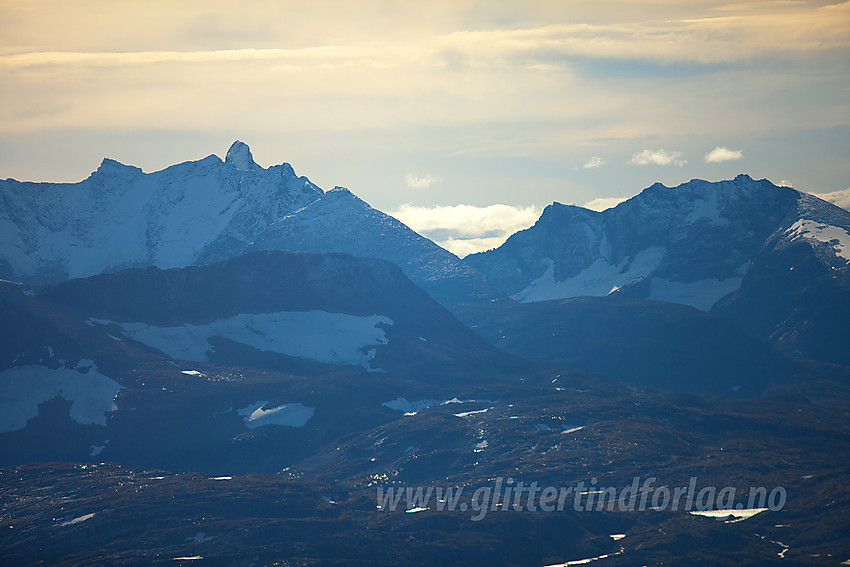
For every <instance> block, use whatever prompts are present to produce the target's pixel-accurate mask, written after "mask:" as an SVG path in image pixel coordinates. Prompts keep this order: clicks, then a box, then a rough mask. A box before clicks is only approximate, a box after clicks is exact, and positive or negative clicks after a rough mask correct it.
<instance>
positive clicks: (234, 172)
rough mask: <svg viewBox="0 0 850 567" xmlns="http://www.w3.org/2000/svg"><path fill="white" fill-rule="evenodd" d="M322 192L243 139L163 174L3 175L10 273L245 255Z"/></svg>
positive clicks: (18, 276)
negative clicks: (263, 161)
mask: <svg viewBox="0 0 850 567" xmlns="http://www.w3.org/2000/svg"><path fill="white" fill-rule="evenodd" d="M321 195H322V190H321V189H319V188H318V187H316V186H315V185H313V184H312V183H310V181H309V180H308V179H307V178H305V177H298V176H297V175H296V174H295V172H294V170H293V169H292V167H291V166H290V165H289V164H286V163H284V164H281V165H276V166H273V167H269V168H268V169H263V168H261V167H260V166H258V165H257V164H255V163H254V161H253V158H252V157H251V152H250V150H249V149H248V146H247V145H245V144H244V143H242V142H238V141H237V142H235V143H234V144H233V145H232V146H231V148H230V150H229V151H228V152H227V156H226V158H225V160H224V161H222V160H221V159H219V158H218V157H216V156H214V155H211V156H209V157H206V158H204V159H202V160H199V161H193V162H186V163H182V164H179V165H174V166H172V167H169V168H167V169H164V170H162V171H158V172H155V173H149V174H146V173H143V172H142V170H140V169H138V168H136V167H131V166H127V165H123V164H121V163H118V162H117V161H114V160H111V159H104V160H103V163H102V164H101V165H100V167H99V168H98V169H97V171H95V172H94V173H93V174H92V175H91V176H90V177H88V178H87V179H85V180H84V181H81V182H79V183H71V184H55V183H20V182H18V181H15V180H5V181H2V182H0V204H2V207H0V232H2V235H3V238H2V240H1V241H0V277H3V278H7V279H12V280H18V281H30V282H44V281H56V280H62V279H65V278H79V277H86V276H92V275H95V274H99V273H103V272H107V271H113V270H116V269H120V268H124V267H130V266H157V267H159V268H174V267H180V266H188V265H192V264H195V263H199V262H208V261H213V260H216V259H220V258H226V257H229V256H233V255H236V254H239V253H241V252H242V251H243V250H244V249H245V246H246V245H247V244H248V243H249V242H251V241H252V240H253V239H254V237H255V236H256V235H257V234H258V233H259V232H260V231H261V230H263V229H264V228H265V227H266V226H268V225H269V224H271V223H272V222H274V221H275V220H276V219H278V218H280V217H282V216H285V215H286V214H288V213H290V212H292V211H294V210H297V209H299V208H301V207H303V206H305V205H307V204H308V203H311V202H312V201H314V200H316V199H317V198H319V197H320V196H321Z"/></svg>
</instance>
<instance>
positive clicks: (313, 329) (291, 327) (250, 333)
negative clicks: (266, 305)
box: [89, 311, 393, 370]
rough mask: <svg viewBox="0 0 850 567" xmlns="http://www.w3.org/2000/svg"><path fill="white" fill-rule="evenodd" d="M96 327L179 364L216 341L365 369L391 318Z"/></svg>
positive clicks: (274, 317) (247, 318) (279, 317)
mask: <svg viewBox="0 0 850 567" xmlns="http://www.w3.org/2000/svg"><path fill="white" fill-rule="evenodd" d="M89 321H91V322H93V323H99V324H102V325H112V324H114V325H118V326H119V327H121V328H122V329H123V331H124V333H125V334H126V336H127V337H129V338H131V339H133V340H134V341H137V342H140V343H142V344H145V345H147V346H149V347H153V348H155V349H157V350H159V351H162V352H164V353H165V354H167V355H168V356H170V357H172V358H176V359H181V360H193V361H196V362H205V361H207V360H208V356H207V353H208V351H210V350H211V349H212V345H210V343H209V339H210V338H212V337H222V338H225V339H230V340H232V341H235V342H237V343H242V344H244V345H248V346H251V347H254V348H256V349H259V350H263V351H268V352H277V353H280V354H285V355H287V356H296V357H301V358H309V359H311V360H317V361H319V362H326V363H329V364H346V365H354V366H362V367H363V368H366V369H367V370H377V369H374V368H372V367H371V366H370V364H369V363H370V361H371V360H372V359H374V358H375V349H374V348H372V349H369V350H368V351H367V352H364V351H363V350H364V349H365V348H366V347H370V346H379V345H385V344H387V343H388V342H389V341H388V339H387V336H386V334H385V331H384V329H383V328H381V327H379V326H378V325H381V324H383V325H392V324H393V320H392V319H390V318H389V317H385V316H383V315H369V316H366V317H359V316H356V315H348V314H345V313H328V312H326V311H280V312H277V313H240V314H239V315H234V316H233V317H229V318H227V319H218V320H216V321H213V322H212V323H208V324H206V325H190V324H186V325H181V326H179V327H157V326H154V325H148V324H147V323H116V322H114V321H107V320H103V319H89Z"/></svg>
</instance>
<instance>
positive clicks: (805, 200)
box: [466, 175, 850, 311]
mask: <svg viewBox="0 0 850 567" xmlns="http://www.w3.org/2000/svg"><path fill="white" fill-rule="evenodd" d="M796 241H804V242H806V243H808V244H809V245H810V246H811V247H812V249H813V250H814V251H815V253H816V254H817V256H818V258H819V259H820V260H821V261H822V262H824V263H825V264H826V265H829V266H832V267H834V268H835V269H837V270H844V269H846V267H847V263H848V261H850V253H848V251H850V246H848V245H850V212H847V211H845V210H844V209H840V208H838V207H836V206H835V205H832V204H830V203H827V202H826V201H822V200H820V199H818V198H816V197H813V196H811V195H807V194H805V193H801V192H799V191H796V190H794V189H792V188H790V187H777V186H775V185H773V184H772V183H770V182H769V181H767V180H760V181H756V180H753V179H752V178H750V177H749V176H747V175H739V176H738V177H736V178H735V179H734V180H730V181H720V182H716V183H712V182H708V181H702V180H693V181H690V182H688V183H685V184H683V185H680V186H678V187H673V188H670V187H665V186H663V185H661V184H659V183H657V184H655V185H653V186H652V187H649V188H648V189H645V190H644V191H643V192H641V193H640V194H639V195H637V196H635V197H633V198H631V199H629V200H627V201H625V202H623V203H621V204H620V205H618V206H617V207H615V208H612V209H608V210H606V211H603V212H594V211H590V210H587V209H584V208H581V207H576V206H570V205H561V204H559V203H554V204H552V205H550V206H549V207H547V208H546V209H545V210H544V211H543V214H542V215H541V217H540V219H539V220H538V221H537V223H536V224H535V225H534V226H533V227H531V228H529V229H527V230H524V231H521V232H518V233H516V234H514V235H513V236H511V237H510V238H509V239H508V240H507V242H505V243H504V244H503V245H502V246H500V247H499V248H497V249H495V250H491V251H489V252H484V253H480V254H475V255H471V256H468V257H467V258H466V261H467V262H468V263H469V264H470V265H472V266H473V267H475V268H477V269H478V270H479V271H481V272H483V273H484V274H485V275H486V276H487V277H488V279H489V280H490V281H491V282H493V283H495V284H496V285H498V286H499V287H501V289H502V290H503V291H504V292H505V293H507V294H509V295H511V296H512V297H513V298H514V299H516V300H518V301H520V302H530V301H543V300H547V299H560V298H568V297H580V296H604V295H608V294H611V293H620V294H623V295H627V296H630V297H640V298H647V299H657V300H662V301H669V302H672V303H683V304H687V305H692V306H694V307H697V308H699V309H702V310H704V311H707V310H709V309H711V307H712V306H713V305H714V304H715V303H716V302H717V301H718V300H719V299H721V298H722V297H725V296H727V295H729V294H730V293H732V292H734V291H735V290H737V289H738V288H739V287H740V286H741V283H742V281H743V280H744V278H745V277H746V274H747V272H748V270H749V269H750V265H751V263H752V261H753V259H754V258H755V257H756V256H757V255H758V254H759V253H760V251H761V250H762V249H763V248H764V247H765V246H766V245H767V243H768V242H775V244H774V246H777V247H781V246H785V245H787V244H788V243H789V242H796Z"/></svg>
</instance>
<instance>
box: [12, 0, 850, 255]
mask: <svg viewBox="0 0 850 567" xmlns="http://www.w3.org/2000/svg"><path fill="white" fill-rule="evenodd" d="M237 139H239V140H242V141H244V142H246V143H248V144H249V145H250V146H251V150H252V153H253V155H254V158H255V159H256V161H257V162H258V163H260V164H261V165H263V166H270V165H275V164H279V163H282V162H288V163H290V164H292V166H293V167H294V168H295V170H296V172H297V173H298V174H299V175H305V176H307V177H309V178H310V180H311V181H313V182H314V183H316V184H317V185H319V186H320V187H322V188H324V189H331V188H333V187H334V186H344V187H348V188H349V189H351V190H352V191H353V192H354V193H355V194H357V195H358V196H360V197H361V198H362V199H364V200H365V201H367V202H368V203H370V204H371V205H372V206H374V207H376V208H378V209H381V210H383V211H386V212H388V213H390V214H393V215H395V216H397V217H398V218H399V219H400V220H402V221H403V222H405V223H407V224H409V225H410V226H411V227H412V228H414V229H416V230H418V231H419V232H421V233H423V234H425V235H426V236H429V237H431V238H433V239H435V240H436V241H438V242H440V243H441V244H443V245H444V246H446V247H448V248H449V249H450V250H452V251H454V252H455V253H457V254H459V255H463V254H467V253H470V252H474V251H477V250H481V249H487V248H489V247H492V246H497V245H498V244H499V243H500V242H501V241H503V240H504V238H506V237H507V236H508V235H509V234H511V233H512V232H514V231H516V230H519V229H521V228H525V227H527V226H529V225H531V224H533V222H534V221H535V220H536V218H537V216H539V214H540V211H541V210H542V208H543V207H545V206H546V205H547V204H549V203H551V202H553V201H558V202H561V203H575V204H580V205H587V206H589V207H592V208H596V209H602V208H605V207H607V206H611V205H614V204H616V203H617V202H619V201H620V200H622V199H624V198H627V197H630V196H632V195H635V194H637V193H639V192H640V191H641V190H642V189H643V188H645V187H648V186H650V185H652V184H653V183H655V182H657V181H660V182H661V183H664V184H665V185H669V186H675V185H678V184H680V183H684V182H687V181H688V180H690V179H694V178H701V179H709V180H720V179H729V178H732V177H734V176H735V175H737V174H738V173H748V174H750V175H751V176H752V177H754V178H756V179H760V178H767V179H770V180H771V181H773V182H775V183H777V184H785V185H792V186H793V187H795V188H797V189H800V190H803V191H807V192H810V193H816V194H828V195H830V196H831V197H830V198H831V199H833V200H834V201H837V202H840V203H845V205H844V206H847V205H848V204H850V2H838V3H836V2H823V1H798V0H770V1H755V2H729V1H710V0H689V1H681V2H679V1H672V0H657V1H654V2H652V1H650V2H643V1H634V0H590V1H584V0H563V1H554V0H543V1H536V0H522V1H512V0H504V1H500V0H497V1H493V0H486V1H484V0H482V1H478V0H474V1H464V0H453V1H443V0H432V1H431V2H421V1H417V2H405V1H398V0H396V1H378V0H357V1H347V2H342V1H326V0H313V1H310V2H291V1H286V0H284V1H272V0H244V1H241V2H232V1H229V2H219V1H217V0H203V1H194V0H181V1H179V2H174V1H173V0H168V1H161V0H146V1H144V2H142V1H116V0H110V1H102V0H75V1H74V2H67V1H66V0H61V1H57V0H18V1H8V0H0V178H10V177H11V178H15V179H19V180H28V181H66V182H74V181H79V180H82V179H84V178H86V177H87V176H88V175H89V174H90V173H91V172H92V171H94V170H95V169H96V168H97V166H98V165H99V164H100V162H101V160H102V159H103V158H104V157H110V158H113V159H117V160H118V161H121V162H123V163H127V164H131V165H136V166H138V167H141V168H142V169H143V170H145V171H157V170H159V169H163V168H165V167H167V166H169V165H171V164H174V163H179V162H183V161H189V160H196V159H201V158H203V157H205V156H207V155H210V154H216V155H218V156H220V157H223V156H224V154H225V153H226V151H227V148H228V147H229V146H230V144H231V143H232V142H233V141H234V140H237Z"/></svg>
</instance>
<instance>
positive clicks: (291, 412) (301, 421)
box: [239, 400, 316, 429]
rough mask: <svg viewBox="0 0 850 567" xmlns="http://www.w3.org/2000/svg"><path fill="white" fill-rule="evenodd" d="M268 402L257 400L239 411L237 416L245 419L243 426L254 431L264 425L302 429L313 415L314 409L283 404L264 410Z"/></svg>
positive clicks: (297, 404) (298, 404) (299, 405)
mask: <svg viewBox="0 0 850 567" xmlns="http://www.w3.org/2000/svg"><path fill="white" fill-rule="evenodd" d="M267 403H268V401H266V400H259V401H256V402H254V403H253V404H251V405H249V406H248V407H244V408H242V409H240V410H239V415H241V416H244V417H245V425H247V426H248V428H249V429H255V428H257V427H262V426H264V425H285V426H287V427H303V426H304V425H305V424H306V423H307V422H308V421H310V418H312V417H313V414H314V413H315V412H316V408H309V407H306V406H303V405H301V404H300V403H296V404H283V405H282V406H277V407H273V408H268V409H266V407H265V406H266V404H267Z"/></svg>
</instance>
